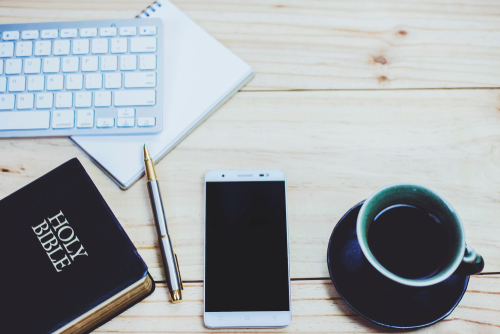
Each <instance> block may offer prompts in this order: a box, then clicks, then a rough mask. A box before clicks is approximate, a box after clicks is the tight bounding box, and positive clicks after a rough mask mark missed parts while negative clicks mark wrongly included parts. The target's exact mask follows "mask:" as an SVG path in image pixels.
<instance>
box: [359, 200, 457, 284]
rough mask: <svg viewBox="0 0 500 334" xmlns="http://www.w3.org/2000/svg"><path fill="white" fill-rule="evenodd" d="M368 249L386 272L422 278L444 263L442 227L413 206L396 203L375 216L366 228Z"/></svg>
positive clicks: (435, 220)
mask: <svg viewBox="0 0 500 334" xmlns="http://www.w3.org/2000/svg"><path fill="white" fill-rule="evenodd" d="M368 246H369V247H370V250H371V252H372V253H373V255H374V256H375V258H376V259H377V260H378V262H380V264H381V265H382V266H383V267H384V268H386V269H387V270H389V271H390V272H392V273H394V274H396V275H398V276H400V277H404V278H409V279H424V278H428V277H430V276H432V275H434V274H435V273H436V272H438V271H439V270H440V268H441V267H442V265H443V264H444V261H445V260H446V257H447V249H448V242H447V238H446V233H445V230H444V227H443V225H442V224H441V223H440V222H439V221H438V220H437V219H436V218H435V217H434V216H432V215H430V214H428V213H427V212H426V211H424V210H422V209H420V208H417V207H415V206H411V205H405V204H398V205H393V206H390V207H388V208H386V209H385V210H384V211H382V212H381V213H379V214H378V215H377V216H376V217H375V219H374V220H373V222H372V223H371V224H370V227H369V229H368Z"/></svg>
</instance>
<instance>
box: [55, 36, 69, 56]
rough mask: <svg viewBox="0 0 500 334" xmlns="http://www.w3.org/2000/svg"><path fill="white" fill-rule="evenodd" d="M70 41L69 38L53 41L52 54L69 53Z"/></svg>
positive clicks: (61, 54)
mask: <svg viewBox="0 0 500 334" xmlns="http://www.w3.org/2000/svg"><path fill="white" fill-rule="evenodd" d="M69 49H70V42H69V40H59V41H54V55H55V56H65V55H69Z"/></svg>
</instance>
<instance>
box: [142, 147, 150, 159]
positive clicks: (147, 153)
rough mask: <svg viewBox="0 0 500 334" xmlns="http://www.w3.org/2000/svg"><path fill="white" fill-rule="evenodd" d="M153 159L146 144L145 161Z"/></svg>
mask: <svg viewBox="0 0 500 334" xmlns="http://www.w3.org/2000/svg"><path fill="white" fill-rule="evenodd" d="M149 159H151V156H150V155H149V151H148V147H147V146H146V144H144V160H149Z"/></svg>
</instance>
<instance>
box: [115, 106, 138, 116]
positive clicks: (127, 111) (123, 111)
mask: <svg viewBox="0 0 500 334" xmlns="http://www.w3.org/2000/svg"><path fill="white" fill-rule="evenodd" d="M116 114H117V116H118V118H120V117H125V118H128V117H135V109H134V108H120V109H117V110H116Z"/></svg>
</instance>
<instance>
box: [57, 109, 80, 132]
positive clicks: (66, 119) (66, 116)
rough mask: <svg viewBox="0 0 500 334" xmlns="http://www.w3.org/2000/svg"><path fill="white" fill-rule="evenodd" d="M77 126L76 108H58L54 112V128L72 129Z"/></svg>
mask: <svg viewBox="0 0 500 334" xmlns="http://www.w3.org/2000/svg"><path fill="white" fill-rule="evenodd" d="M74 126H75V111H74V110H57V111H54V112H52V128H53V129H71V128H73V127H74Z"/></svg>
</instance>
